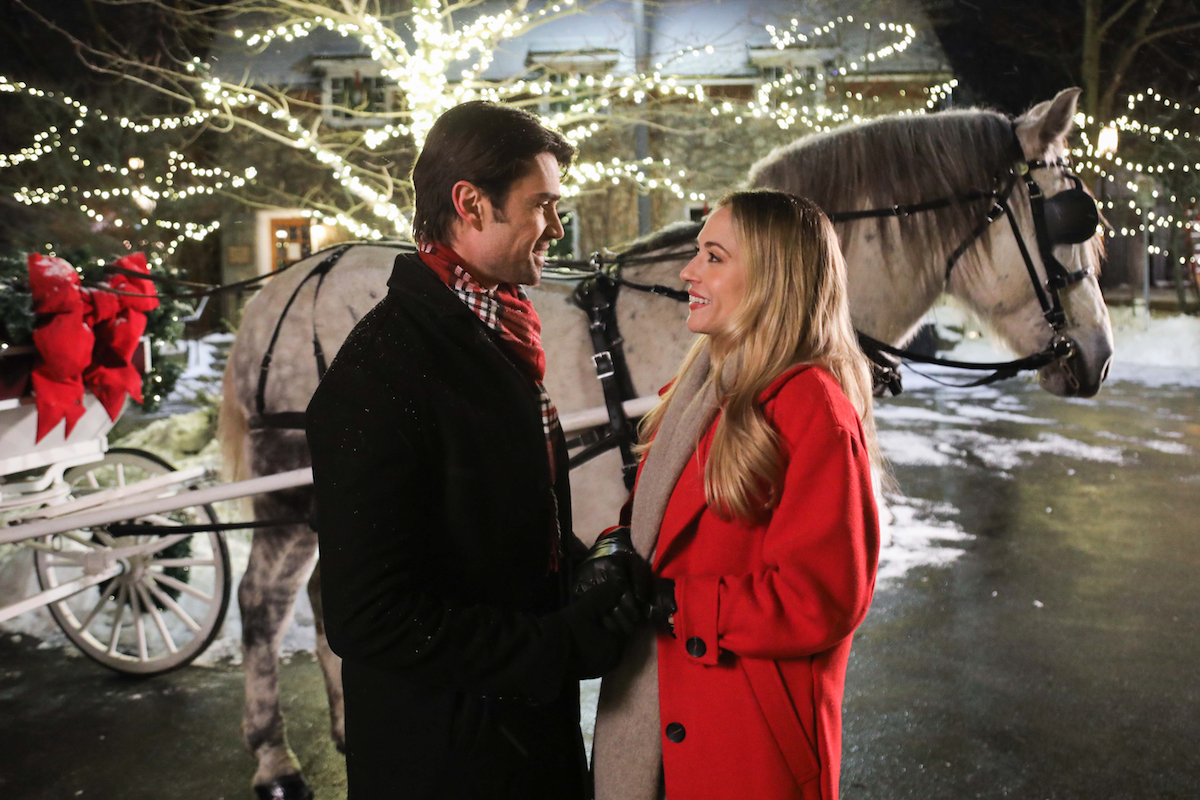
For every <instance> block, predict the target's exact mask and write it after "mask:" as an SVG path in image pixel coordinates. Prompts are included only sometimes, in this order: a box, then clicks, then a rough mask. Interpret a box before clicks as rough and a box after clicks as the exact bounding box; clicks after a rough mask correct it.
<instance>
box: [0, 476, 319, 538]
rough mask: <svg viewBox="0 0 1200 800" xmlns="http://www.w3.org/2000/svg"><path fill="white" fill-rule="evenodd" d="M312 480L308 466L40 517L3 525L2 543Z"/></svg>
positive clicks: (306, 484)
mask: <svg viewBox="0 0 1200 800" xmlns="http://www.w3.org/2000/svg"><path fill="white" fill-rule="evenodd" d="M311 484H312V468H311V467H306V468H304V469H295V470H291V471H290V472H280V473H278V474H275V475H264V476H263V477H261V478H251V479H249V480H245V481H237V482H235V483H225V484H220V485H217V486H210V487H208V488H206V489H196V490H194V491H184V492H179V493H178V494H175V495H172V496H170V497H160V498H156V499H152V500H137V501H129V502H124V503H112V504H108V505H105V506H104V507H102V508H94V509H89V510H87V511H81V512H79V513H76V514H68V515H66V516H62V517H58V518H56V519H43V520H37V521H35V522H26V523H22V524H19V525H12V526H10V527H8V528H5V529H0V544H11V543H13V542H20V541H24V540H25V539H36V538H38V537H41V536H50V535H52V534H56V533H65V532H66V531H71V530H75V529H77V528H95V527H99V526H101V525H108V524H111V523H113V522H121V521H123V520H131V519H138V518H139V517H144V516H147V515H148V514H162V513H165V512H168V511H178V510H179V509H181V508H190V507H192V506H202V505H207V504H209V503H218V502H221V501H223V500H235V499H237V498H239V497H249V496H250V495H255V494H264V493H267V492H276V491H280V490H281V489H292V488H295V487H297V486H310V485H311Z"/></svg>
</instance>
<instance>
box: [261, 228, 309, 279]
mask: <svg viewBox="0 0 1200 800" xmlns="http://www.w3.org/2000/svg"><path fill="white" fill-rule="evenodd" d="M311 223H312V220H310V219H305V218H304V217H301V218H299V219H273V220H271V242H272V243H273V244H274V254H273V257H272V259H271V267H272V269H282V268H283V267H286V266H288V265H289V264H295V263H296V262H297V261H299V260H300V259H302V258H307V257H308V256H310V255H312V234H311V233H310V231H309V225H310V224H311Z"/></svg>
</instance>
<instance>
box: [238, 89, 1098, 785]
mask: <svg viewBox="0 0 1200 800" xmlns="http://www.w3.org/2000/svg"><path fill="white" fill-rule="evenodd" d="M1077 97H1078V90H1074V89H1072V90H1067V91H1064V92H1062V93H1060V94H1059V95H1058V96H1057V97H1055V98H1054V99H1053V100H1050V101H1046V102H1044V103H1041V104H1039V105H1037V106H1035V107H1034V108H1033V109H1031V110H1030V111H1028V112H1027V113H1025V114H1024V115H1022V116H1021V117H1019V118H1018V119H1017V120H1015V121H1010V120H1009V119H1008V118H1006V117H1003V116H1001V115H999V114H995V113H993V112H989V111H983V110H968V111H952V112H944V113H940V114H930V115H925V116H907V115H901V116H893V117H885V118H881V119H877V120H873V121H870V122H866V123H862V124H858V125H854V126H847V127H845V128H840V129H838V130H835V131H833V132H830V133H824V134H817V135H813V136H809V137H806V138H802V139H800V140H798V141H797V142H795V143H793V144H792V145H789V146H787V147H784V148H782V149H780V150H778V151H776V152H774V153H772V154H770V155H769V156H767V157H766V158H764V159H763V160H762V161H760V162H759V163H758V164H757V165H755V167H754V169H753V170H752V172H751V176H750V180H749V184H750V185H752V186H770V187H776V188H781V189H785V190H788V191H792V192H795V193H799V194H804V195H807V196H809V197H811V198H813V199H814V200H815V201H816V202H817V203H819V204H820V205H821V206H822V207H823V208H825V209H827V210H829V211H841V210H855V209H866V208H876V207H881V206H883V207H888V206H892V205H895V204H898V203H913V202H917V201H921V200H926V199H930V198H934V197H954V196H961V195H964V194H967V193H969V192H971V191H974V190H981V189H987V188H989V187H990V186H992V185H993V183H994V182H995V180H996V176H997V175H998V174H1000V173H1001V172H1004V171H1005V170H1008V169H1010V168H1013V167H1014V166H1015V164H1016V162H1017V161H1018V160H1028V159H1040V160H1043V161H1047V162H1053V161H1055V160H1057V159H1058V158H1060V157H1064V156H1065V154H1066V141H1065V140H1066V136H1067V134H1068V133H1069V132H1070V129H1071V125H1072V120H1073V117H1074V113H1075V104H1076V99H1077ZM1014 123H1015V124H1014ZM1014 133H1015V139H1014ZM1017 141H1019V146H1020V149H1021V150H1023V153H1022V154H1017V152H1016V148H1017V144H1016V142H1017ZM1035 174H1036V175H1037V180H1038V183H1039V185H1040V186H1041V188H1042V190H1043V191H1044V192H1045V194H1047V195H1053V194H1055V193H1057V192H1059V191H1060V190H1062V189H1064V188H1066V187H1067V184H1066V181H1065V178H1063V177H1062V176H1061V175H1059V173H1058V171H1055V170H1038V171H1037V172H1036V173H1035ZM1012 205H1013V208H1014V211H1015V213H1016V217H1017V221H1018V222H1019V223H1020V230H1021V233H1022V236H1023V238H1024V239H1025V244H1026V246H1027V248H1028V250H1029V251H1030V253H1031V254H1032V256H1033V258H1034V260H1035V262H1037V267H1038V268H1039V269H1041V270H1042V274H1045V270H1044V267H1043V266H1042V265H1041V263H1040V258H1038V249H1037V243H1036V240H1035V238H1034V233H1033V230H1034V228H1033V223H1032V220H1031V215H1030V204H1029V200H1028V195H1027V194H1026V192H1025V188H1024V185H1023V184H1021V183H1020V182H1018V183H1017V186H1016V188H1015V189H1014V191H1013V194H1012ZM987 210H988V203H986V202H983V203H980V202H974V203H968V204H963V205H952V206H948V207H946V208H942V209H939V210H935V211H930V212H928V213H925V214H920V215H913V216H911V217H905V218H890V219H886V220H882V221H880V220H874V219H872V220H864V221H856V222H849V223H845V224H840V225H838V233H839V237H840V239H841V243H842V247H843V249H844V250H845V253H846V256H847V262H848V264H849V278H850V306H851V313H852V316H853V318H854V322H855V324H856V326H857V327H858V328H859V329H860V330H862V331H864V332H865V333H868V334H870V335H872V336H874V337H876V338H878V339H881V340H884V341H886V342H889V343H892V344H902V343H904V342H906V341H907V340H908V339H909V338H910V337H911V336H912V335H913V333H914V332H915V330H916V329H917V327H918V326H919V324H920V320H921V318H922V316H923V315H924V314H925V312H926V311H928V310H929V308H930V307H931V306H932V304H933V303H934V302H935V300H937V298H938V297H939V296H940V295H941V294H942V293H943V292H946V293H949V294H950V295H952V296H954V297H956V298H958V299H959V300H961V301H962V302H963V303H965V304H966V305H967V306H969V307H970V308H972V309H973V310H974V311H975V312H976V313H977V314H978V315H979V317H980V318H981V319H983V320H984V321H985V322H986V323H988V324H989V325H990V326H991V327H992V329H993V330H994V332H995V334H996V336H997V338H998V339H999V340H1000V341H1002V342H1004V343H1005V344H1006V345H1008V346H1009V347H1010V348H1011V349H1012V350H1014V351H1015V352H1017V353H1021V354H1028V353H1033V352H1036V351H1039V350H1041V349H1043V348H1044V347H1046V346H1047V345H1048V343H1049V342H1050V340H1051V331H1050V328H1049V326H1048V325H1047V324H1046V322H1045V320H1044V319H1043V318H1042V312H1041V308H1040V307H1039V304H1038V301H1037V297H1036V295H1035V293H1034V289H1033V287H1032V284H1031V282H1030V279H1029V277H1028V275H1027V272H1026V266H1025V262H1024V261H1023V260H1022V257H1021V254H1020V250H1019V249H1018V244H1017V241H1016V238H1015V236H1014V233H1013V231H1012V229H1011V228H1010V227H1009V226H1008V225H1005V224H1001V223H996V224H993V225H991V226H988V227H986V228H984V229H983V230H982V231H981V232H980V235H979V236H978V238H977V239H975V240H974V242H973V244H972V245H971V246H970V247H969V248H968V249H967V250H966V252H965V253H964V254H963V255H962V257H961V259H959V262H958V264H957V266H956V267H955V268H954V270H953V271H952V272H951V273H950V274H949V277H948V278H947V274H946V261H947V258H948V257H949V255H950V254H951V253H952V252H953V251H954V250H955V249H956V248H957V247H958V246H959V245H960V244H962V243H963V242H964V241H965V240H966V239H967V237H968V236H970V235H971V234H972V232H974V231H975V230H976V229H977V228H978V227H979V225H980V220H981V219H982V218H983V217H984V215H985V214H986V212H987ZM693 246H694V243H688V242H682V241H680V237H678V236H672V235H670V234H665V235H662V236H659V237H656V238H653V239H651V240H650V241H648V242H644V243H642V245H641V246H640V247H639V248H638V249H639V252H647V251H655V250H657V251H658V252H661V253H663V254H666V255H671V254H677V258H674V259H669V260H667V261H665V262H663V263H658V264H655V265H652V266H649V267H646V268H644V269H640V270H639V272H638V275H637V277H638V279H639V280H641V281H644V282H653V283H667V284H673V285H676V286H679V285H681V284H680V283H679V279H678V273H679V270H680V268H681V267H682V265H683V263H685V261H686V260H687V258H689V257H690V254H689V251H690V250H691V249H692V247H693ZM397 252H398V250H397V249H396V248H391V247H386V246H375V245H360V246H354V247H351V248H350V249H349V250H348V251H347V252H346V253H345V255H344V256H343V257H342V259H341V260H340V262H339V263H338V264H337V266H336V267H335V268H334V269H332V271H330V272H329V273H328V275H327V276H326V277H325V280H324V282H323V284H322V285H321V288H320V293H319V298H318V300H317V301H316V302H314V295H313V293H314V291H315V287H316V281H315V280H312V281H309V282H308V284H307V285H305V286H304V287H302V288H301V291H300V292H299V294H298V295H297V297H296V301H295V303H294V305H293V307H292V309H291V311H290V312H289V313H288V314H287V315H286V317H285V318H284V320H283V323H282V326H281V327H280V330H279V338H278V343H277V345H276V347H275V351H274V358H273V361H272V363H271V369H270V373H269V378H268V380H267V383H266V386H265V395H264V400H265V403H264V409H265V410H266V411H268V412H271V413H280V412H298V411H303V410H304V408H305V407H306V406H307V405H308V401H309V398H310V397H311V396H312V394H313V391H314V390H315V389H316V385H317V370H316V367H315V365H314V356H313V347H312V339H313V331H314V327H315V330H316V333H317V335H318V337H319V339H320V341H321V343H322V345H323V347H324V350H325V353H326V354H327V355H328V356H330V357H331V356H332V354H333V353H335V352H336V350H337V348H338V347H340V345H341V343H342V341H343V340H344V339H345V337H346V335H347V334H348V333H349V332H350V330H351V328H352V327H353V326H354V324H355V323H356V322H357V321H358V320H359V319H360V318H361V317H362V316H363V315H364V314H365V313H366V312H367V311H368V310H370V308H371V307H372V306H374V305H375V303H376V302H378V301H379V300H380V299H381V298H382V297H383V295H384V294H385V292H386V282H387V277H388V275H389V273H390V272H391V268H392V262H393V260H394V258H395V256H396V254H397ZM1102 252H1103V247H1102V239H1101V238H1100V236H1099V235H1097V236H1096V237H1094V238H1093V239H1092V240H1091V241H1088V242H1086V243H1084V244H1082V245H1076V246H1070V247H1057V248H1055V255H1056V257H1057V258H1058V259H1059V260H1060V261H1061V262H1062V263H1063V264H1064V265H1066V266H1067V267H1068V268H1069V269H1071V270H1078V269H1083V268H1088V269H1090V270H1091V276H1089V277H1087V278H1085V279H1083V280H1082V281H1080V282H1077V283H1075V284H1073V285H1072V286H1070V287H1068V288H1066V289H1065V290H1063V292H1062V303H1063V307H1064V310H1065V312H1066V316H1067V320H1068V327H1067V329H1066V331H1065V334H1066V335H1067V336H1068V337H1069V338H1070V339H1071V340H1072V341H1073V343H1074V355H1073V356H1072V357H1071V358H1070V359H1069V360H1064V361H1060V362H1056V363H1054V364H1051V365H1048V366H1046V367H1044V368H1043V369H1042V370H1041V371H1040V374H1039V380H1040V382H1041V385H1042V386H1043V387H1044V388H1045V389H1047V390H1048V391H1050V392H1053V393H1054V394H1057V395H1063V396H1067V395H1072V394H1075V395H1084V396H1087V395H1091V394H1095V392H1096V391H1097V390H1098V389H1099V386H1100V383H1101V381H1102V380H1103V378H1104V375H1105V373H1106V371H1107V365H1108V362H1109V360H1110V358H1111V355H1112V331H1111V328H1110V325H1109V320H1108V312H1107V309H1106V308H1105V306H1104V303H1103V300H1102V298H1101V295H1100V290H1099V287H1098V285H1097V283H1096V279H1095V277H1094V276H1095V274H1096V273H1097V271H1098V267H1099V260H1100V258H1101V256H1102ZM320 259H321V256H313V257H312V258H310V259H308V260H306V261H303V262H301V263H299V264H297V265H295V266H294V267H293V268H292V269H291V270H290V271H289V272H287V273H284V274H282V275H281V276H279V277H277V278H275V279H273V280H272V281H271V283H269V284H268V285H267V286H266V288H265V289H263V290H262V292H260V293H259V295H258V296H257V297H255V298H254V299H253V300H252V301H251V302H250V303H249V304H248V305H247V307H246V311H245V316H244V318H243V322H242V326H241V329H240V330H239V331H238V335H237V339H236V341H235V342H234V345H233V349H232V351H231V354H230V358H229V362H228V366H227V368H226V371H225V384H224V402H223V404H222V408H221V424H220V437H221V440H222V445H223V449H224V453H225V460H226V466H227V469H228V471H229V473H230V477H232V478H242V477H251V476H256V475H265V474H270V473H275V472H281V471H284V470H289V469H295V468H299V467H304V466H307V465H308V464H309V463H310V462H309V456H308V451H307V448H306V446H305V441H304V433H303V431H300V430H271V429H254V428H252V426H251V425H250V420H251V418H252V417H253V416H254V415H255V413H256V403H255V394H256V389H257V386H258V380H259V368H260V364H261V361H262V358H263V354H264V352H265V350H266V348H267V346H268V342H269V341H270V339H271V335H272V332H273V331H274V329H275V326H276V323H277V322H278V320H279V319H280V316H281V312H282V310H283V307H284V306H285V304H286V303H287V302H288V298H289V297H291V296H292V294H293V292H294V291H295V290H296V289H297V287H299V286H300V284H301V282H302V281H303V280H304V278H305V276H306V275H308V273H309V272H310V270H311V268H312V267H313V266H314V265H316V264H317V263H318V262H319V261H320ZM571 288H572V287H571V286H569V285H566V284H561V283H554V282H549V281H548V282H545V283H543V284H542V286H540V287H538V288H536V289H534V290H532V291H531V296H532V297H533V300H534V303H535V305H536V306H537V308H538V311H539V313H540V315H541V318H542V324H543V334H542V338H543V342H544V343H545V346H546V354H547V361H548V369H547V386H548V389H549V391H550V394H551V396H553V397H554V398H555V401H556V403H557V405H558V407H559V409H560V411H561V412H563V414H564V416H567V415H569V414H570V413H571V412H575V411H579V410H581V409H588V408H594V407H596V406H600V405H602V404H603V397H602V394H601V390H600V386H599V384H598V382H597V381H596V380H595V373H594V371H593V367H592V363H591V359H590V356H591V354H592V350H591V345H590V342H589V339H588V335H587V328H586V319H585V317H584V314H583V312H581V311H579V310H578V309H577V308H575V307H574V306H573V305H571V304H570V302H569V293H570V291H571ZM686 314H687V309H686V307H684V306H683V305H682V304H678V303H673V302H671V301H668V300H664V299H661V298H657V297H651V296H646V295H639V294H634V293H628V294H626V295H624V296H623V297H622V299H621V302H620V304H619V324H620V326H621V330H622V334H623V335H624V338H625V342H626V344H625V351H626V356H627V358H628V361H629V367H630V371H631V373H632V377H633V381H634V384H635V386H636V387H638V389H639V390H640V392H641V393H642V394H643V395H646V394H651V393H652V392H653V391H654V390H656V389H657V388H658V387H659V386H661V385H663V384H664V383H665V382H666V381H667V380H669V378H670V377H671V375H672V373H673V371H674V369H675V367H676V366H677V365H678V363H679V360H680V359H681V358H682V356H683V354H684V352H685V351H686V349H687V347H688V346H689V344H690V341H691V336H690V335H689V334H688V333H687V331H686V328H685V327H684V324H683V321H684V319H685V317H686ZM572 487H573V489H572V490H573V498H574V508H575V509H576V510H575V529H576V531H577V533H578V534H579V535H580V537H581V538H582V539H584V541H585V542H586V541H588V540H589V539H591V538H594V536H595V535H596V534H597V533H598V532H599V531H600V530H601V529H602V528H603V527H604V526H605V525H607V524H610V523H611V520H613V519H614V518H615V517H616V514H617V509H618V508H619V506H620V504H621V503H622V502H623V500H624V497H625V489H624V486H623V484H622V482H621V479H620V461H619V456H618V454H616V453H615V452H610V453H608V454H606V455H604V456H601V457H600V458H597V459H595V460H593V461H591V462H589V463H587V464H586V465H584V466H582V467H580V468H579V469H578V470H577V471H576V472H575V474H574V475H573V476H572ZM310 505H311V491H310V490H308V489H298V490H291V491H287V492H278V493H275V494H272V495H267V496H261V497H256V498H255V499H254V513H255V516H256V517H257V518H260V519H296V518H298V517H301V518H302V517H304V516H306V515H307V514H308V513H309V512H310ZM316 560H317V537H316V534H315V533H314V532H313V531H312V530H311V529H310V528H308V527H307V526H304V525H291V526H281V527H274V528H265V529H260V530H258V531H256V532H255V534H254V541H253V546H252V548H251V553H250V563H249V566H248V568H247V571H246V574H245V576H244V577H243V578H242V582H241V585H240V586H239V589H238V602H239V604H240V606H241V612H242V625H243V646H244V654H245V672H246V706H245V716H244V720H243V734H244V737H245V742H246V745H247V747H248V748H249V749H250V751H251V752H253V753H254V755H255V757H256V758H257V759H258V770H257V772H256V773H255V775H254V779H253V784H254V786H255V788H256V790H257V791H258V793H259V795H260V796H263V797H302V796H305V794H306V793H307V791H308V790H307V786H306V785H305V783H304V781H303V778H302V776H301V774H300V765H299V762H298V761H297V759H296V757H295V755H294V754H293V753H292V751H291V749H290V748H289V747H288V743H287V738H286V735H285V732H284V724H283V718H282V715H281V713H280V708H279V699H278V686H277V675H278V672H277V652H278V647H279V643H280V640H281V638H282V636H283V633H284V631H285V629H286V628H287V626H288V623H289V621H290V618H291V613H292V607H293V603H294V601H295V597H296V594H297V592H298V591H299V590H300V587H301V585H302V584H303V583H304V582H305V581H306V580H307V581H308V592H309V597H310V598H311V600H312V605H313V610H314V613H315V618H316V625H317V648H318V653H317V655H318V658H319V660H320V663H321V666H322V669H323V670H324V673H325V679H326V685H327V687H328V693H329V707H330V717H331V723H332V733H333V738H334V741H335V742H336V743H337V744H338V746H339V747H341V745H342V744H343V742H344V736H345V726H344V720H343V716H342V695H341V681H340V662H339V659H338V657H337V656H336V655H335V654H334V653H333V652H332V651H331V650H330V649H329V645H328V644H327V642H326V640H325V636H324V631H323V628H322V623H321V599H320V594H319V584H318V572H319V565H317V566H316V568H314V563H315V562H316ZM310 572H311V577H310Z"/></svg>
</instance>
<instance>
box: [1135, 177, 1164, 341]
mask: <svg viewBox="0 0 1200 800" xmlns="http://www.w3.org/2000/svg"><path fill="white" fill-rule="evenodd" d="M1157 198H1158V191H1157V190H1156V189H1155V186H1154V181H1153V179H1151V178H1149V177H1146V176H1144V175H1139V176H1138V178H1137V203H1138V205H1139V206H1141V208H1142V225H1141V228H1142V233H1143V238H1142V245H1143V247H1142V307H1143V308H1144V310H1145V313H1146V330H1150V251H1151V248H1152V247H1153V246H1154V242H1153V238H1152V237H1153V233H1152V231H1151V228H1152V227H1153V223H1152V222H1151V221H1150V217H1151V216H1152V215H1153V212H1154V206H1155V205H1156V202H1155V201H1156V200H1157ZM1136 308H1137V303H1136V301H1135V302H1134V309H1135V311H1136Z"/></svg>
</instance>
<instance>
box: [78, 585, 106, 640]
mask: <svg viewBox="0 0 1200 800" xmlns="http://www.w3.org/2000/svg"><path fill="white" fill-rule="evenodd" d="M111 599H112V595H110V594H109V593H108V592H100V599H99V600H97V601H96V605H95V606H93V607H92V610H91V611H90V612H89V613H88V615H87V617H86V618H85V619H84V620H83V622H81V623H79V630H80V632H83V631H86V630H87V629H88V626H89V625H91V624H92V620H94V619H95V618H96V615H97V614H99V613H100V609H102V608H104V607H105V606H106V605H108V601H109V600H111Z"/></svg>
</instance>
